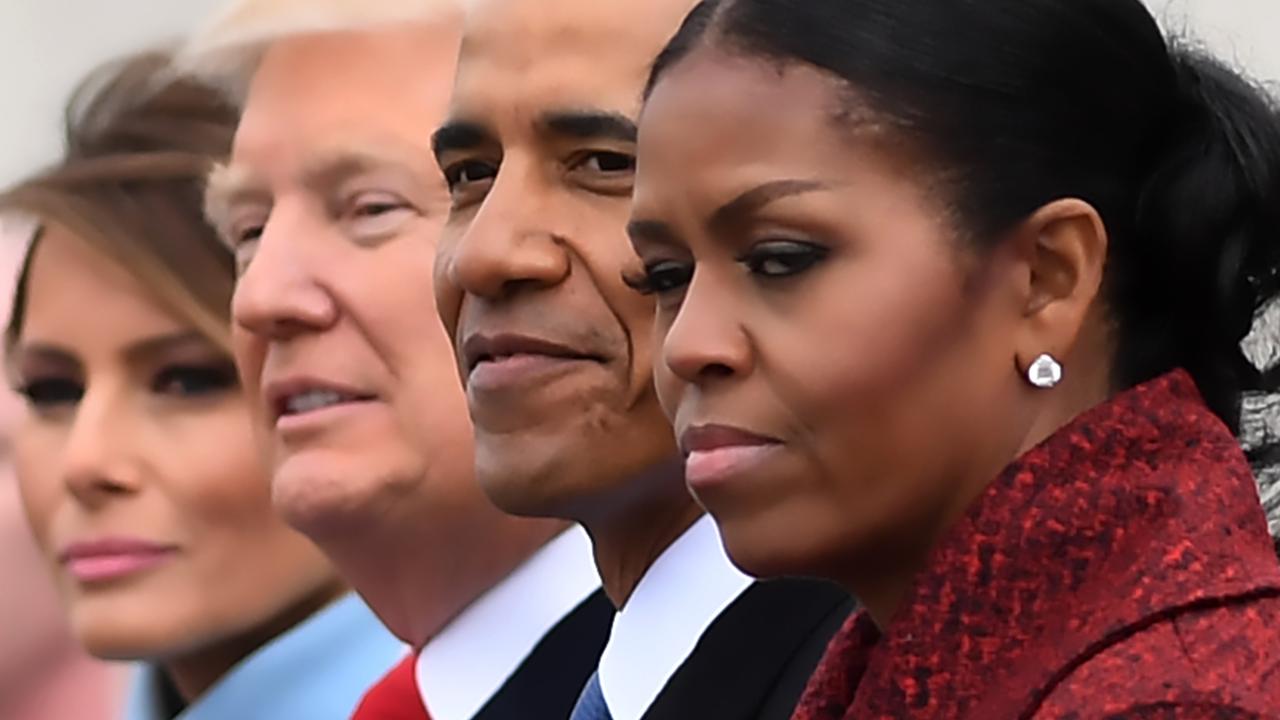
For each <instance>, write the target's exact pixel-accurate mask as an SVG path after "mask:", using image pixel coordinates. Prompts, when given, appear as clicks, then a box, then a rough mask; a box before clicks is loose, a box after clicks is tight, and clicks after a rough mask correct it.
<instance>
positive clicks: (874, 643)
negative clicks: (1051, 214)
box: [795, 372, 1280, 720]
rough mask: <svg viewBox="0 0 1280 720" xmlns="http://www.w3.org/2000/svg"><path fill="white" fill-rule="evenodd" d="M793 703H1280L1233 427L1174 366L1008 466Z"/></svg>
mask: <svg viewBox="0 0 1280 720" xmlns="http://www.w3.org/2000/svg"><path fill="white" fill-rule="evenodd" d="M795 718H796V720H872V719H874V720H880V719H884V720H890V719H892V720H902V719H904V718H946V719H948V720H950V719H953V718H954V719H957V720H958V719H961V718H966V719H970V718H971V719H973V720H1004V719H1006V718H1010V719H1012V718H1035V719H1036V720H1047V719H1049V718H1053V719H1055V720H1057V719H1060V720H1094V719H1099V720H1100V719H1102V718H1161V719H1168V720H1190V719H1201V718H1204V719H1208V718H1223V719H1226V718H1233V719H1234V718H1280V563H1277V561H1276V557H1275V554H1274V549H1273V546H1272V543H1271V540H1270V538H1269V537H1268V535H1267V526H1266V521H1265V519H1264V517H1263V514H1262V510H1261V508H1260V506H1259V502H1258V495H1257V490H1256V487H1255V484H1254V479H1253V476H1252V474H1251V472H1250V470H1249V467H1248V465H1247V463H1246V462H1245V459H1244V457H1243V455H1242V454H1241V452H1240V449H1239V446H1238V444H1237V442H1236V439H1235V438H1234V437H1233V436H1232V435H1231V434H1230V433H1229V432H1228V431H1227V429H1226V428H1225V427H1224V426H1223V425H1222V424H1221V423H1220V422H1219V421H1218V420H1217V419H1216V418H1215V417H1214V416H1213V415H1212V414H1211V413H1210V412H1209V411H1208V410H1207V409H1206V408H1205V406H1204V404H1203V403H1202V402H1201V399H1200V396H1199V394H1198V392H1197V391H1196V388H1195V385H1194V383H1193V382H1192V381H1191V379H1190V378H1189V377H1188V376H1187V375H1186V374H1185V373H1182V372H1175V373H1172V374H1170V375H1167V376H1165V377H1162V378H1160V379H1157V380H1154V381H1152V382H1150V383H1147V384H1145V385H1142V386H1140V387H1138V388H1135V389H1133V390H1130V391H1128V392H1126V393H1124V394H1122V395H1120V396H1118V397H1116V398H1115V399H1113V400H1112V401H1110V402H1108V403H1106V404H1104V405H1102V406H1100V407H1097V408H1094V409H1093V410H1091V411H1089V412H1087V413H1085V414H1084V415H1082V416H1081V417H1080V418H1078V419H1076V420H1075V421H1073V422H1072V423H1071V424H1070V425H1068V426H1067V427H1065V428H1063V429H1062V430H1061V431H1060V432H1058V433H1057V434H1055V435H1054V436H1053V437H1051V438H1050V439H1049V440H1048V441H1046V442H1045V443H1044V444H1042V445H1041V446H1039V447H1037V448H1035V449H1033V450H1031V451H1030V452H1028V453H1027V454H1026V455H1024V456H1023V457H1021V458H1020V459H1018V460H1017V461H1016V462H1015V463H1014V464H1013V465H1011V466H1010V467H1009V468H1007V469H1006V470H1005V471H1004V472H1003V473H1002V474H1001V475H1000V476H999V477H998V478H997V479H996V480H995V481H994V482H993V483H992V484H991V486H990V488H989V489H988V490H987V491H986V492H985V493H984V494H983V495H982V497H981V498H980V499H979V500H978V501H977V502H976V503H975V504H974V506H973V507H972V508H970V510H969V512H968V514H967V515H966V516H965V517H964V518H963V519H962V520H961V521H960V522H959V523H958V524H957V526H956V527H955V528H954V529H953V531H952V532H950V533H949V535H948V536H947V537H946V539H944V540H943V541H942V542H941V543H940V545H939V546H938V547H937V548H936V549H935V551H934V554H933V556H932V559H931V561H930V564H929V569H928V570H926V571H925V572H924V573H923V574H922V575H921V576H920V577H919V578H918V579H917V580H916V582H915V585H914V586H913V588H912V589H911V590H910V591H909V596H908V601H907V603H906V604H905V605H904V606H903V608H902V609H901V610H900V611H899V612H898V614H897V615H896V616H895V617H894V619H893V620H892V621H891V622H890V623H889V626H888V628H887V629H886V630H885V632H884V633H881V632H879V631H878V630H877V629H876V627H875V626H874V625H873V624H872V623H871V622H870V620H869V618H868V617H866V616H865V615H859V616H855V617H854V618H852V619H850V621H849V622H848V623H847V624H846V625H845V627H844V629H842V630H841V631H840V632H839V633H838V634H837V635H836V637H835V639H834V640H833V641H832V643H831V645H830V646H829V647H828V649H827V653H826V656H825V657H824V658H823V660H822V662H821V664H820V665H819V667H818V670H817V672H816V674H815V675H814V677H813V678H812V679H811V680H810V683H809V687H808V689H807V690H806V691H805V695H804V697H803V698H802V699H801V702H800V706H799V707H798V709H797V710H796V714H795Z"/></svg>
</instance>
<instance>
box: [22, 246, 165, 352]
mask: <svg viewBox="0 0 1280 720" xmlns="http://www.w3.org/2000/svg"><path fill="white" fill-rule="evenodd" d="M33 252H34V255H33V257H32V261H31V269H30V273H31V275H30V277H29V279H28V287H27V307H26V317H25V318H24V323H23V324H24V330H32V329H34V330H39V329H44V328H46V327H48V328H63V327H64V326H66V325H67V324H71V325H74V326H75V327H76V331H75V333H74V336H75V339H77V340H78V339H97V338H99V337H100V336H102V335H103V334H110V333H117V332H119V331H120V329H121V328H122V327H124V326H128V327H129V328H131V329H134V330H137V331H143V330H146V331H150V330H154V329H156V328H157V327H158V328H160V329H161V330H165V329H170V328H178V327H182V323H180V322H179V321H178V320H177V318H176V316H175V314H174V313H171V312H169V311H168V310H167V309H166V308H165V307H164V305H163V304H162V303H161V301H160V300H159V299H158V298H156V297H155V296H154V295H153V294H152V293H150V292H149V291H148V290H147V289H146V288H145V287H144V286H143V284H142V283H141V282H140V281H139V280H138V279H137V278H136V277H135V276H134V275H133V274H132V273H130V272H129V271H128V270H126V269H125V268H124V267H123V266H122V265H121V264H120V263H119V262H117V261H116V260H114V259H113V258H110V257H108V256H107V255H106V254H105V253H103V252H101V251H99V250H98V249H96V248H94V247H93V246H92V245H91V244H89V243H88V242H87V241H85V240H83V239H81V238H80V237H78V236H77V235H75V234H74V233H73V232H72V231H71V230H70V229H68V228H66V227H65V226H63V225H61V224H58V223H50V224H48V225H47V226H46V228H45V231H44V233H43V234H42V235H41V238H40V242H39V243H37V244H36V245H35V248H34V250H33ZM86 296H89V297H91V298H92V299H88V298H87V297H86ZM86 300H87V301H88V302H89V303H90V304H92V305H93V306H94V307H95V308H97V310H98V312H96V313H94V314H92V315H85V313H84V304H85V302H86ZM143 326H145V327H143ZM91 328H92V330H91Z"/></svg>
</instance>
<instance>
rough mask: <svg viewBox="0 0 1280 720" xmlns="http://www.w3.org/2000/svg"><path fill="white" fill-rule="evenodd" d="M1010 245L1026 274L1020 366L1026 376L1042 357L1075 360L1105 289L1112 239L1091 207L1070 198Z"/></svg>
mask: <svg viewBox="0 0 1280 720" xmlns="http://www.w3.org/2000/svg"><path fill="white" fill-rule="evenodd" d="M1011 241H1012V242H1013V243H1014V251H1015V255H1016V257H1017V258H1018V260H1019V262H1021V263H1024V269H1025V274H1024V275H1023V276H1022V277H1023V278H1024V279H1025V282H1026V284H1025V286H1024V287H1023V288H1021V290H1022V294H1023V296H1022V297H1021V299H1020V300H1021V302H1022V304H1023V307H1022V321H1021V327H1020V330H1019V332H1018V336H1017V337H1016V339H1015V353H1016V355H1017V357H1016V358H1015V361H1016V362H1017V365H1018V367H1019V368H1021V369H1022V370H1023V371H1025V370H1026V369H1027V368H1028V367H1029V366H1030V365H1031V363H1033V362H1035V360H1036V358H1038V357H1039V356H1040V355H1042V354H1048V355H1051V356H1053V357H1055V358H1057V359H1059V360H1062V359H1064V358H1066V357H1068V356H1070V355H1072V353H1073V351H1074V349H1075V346H1076V343H1077V341H1078V340H1079V338H1080V334H1081V330H1082V328H1083V327H1084V325H1085V321H1086V318H1087V317H1088V315H1089V313H1090V310H1091V309H1092V308H1093V307H1094V305H1095V301H1096V300H1097V299H1098V295H1099V293H1100V292H1101V290H1102V276H1103V271H1104V270H1105V269H1106V264H1107V245H1108V238H1107V231H1106V228H1105V226H1104V225H1103V223H1102V217H1101V216H1100V215H1098V211H1097V210H1095V209H1094V208H1093V206H1092V205H1090V204H1088V203H1086V202H1084V201H1082V200H1075V199H1066V200H1056V201H1054V202H1052V203H1049V204H1048V205H1045V206H1044V207H1042V208H1040V209H1039V210H1037V211H1036V212H1035V213H1034V214H1033V215H1031V217H1029V218H1028V219H1027V220H1025V221H1024V222H1023V223H1022V224H1021V225H1020V226H1019V227H1018V228H1017V229H1016V230H1015V231H1014V234H1013V237H1012V238H1011Z"/></svg>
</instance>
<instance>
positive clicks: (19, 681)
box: [0, 221, 71, 697]
mask: <svg viewBox="0 0 1280 720" xmlns="http://www.w3.org/2000/svg"><path fill="white" fill-rule="evenodd" d="M24 234H25V233H20V232H18V231H16V230H15V231H13V232H12V233H11V231H10V230H9V228H8V227H6V226H5V224H4V223H3V221H0V240H3V243H0V297H5V298H11V297H13V279H14V278H15V277H16V275H17V272H18V266H19V265H20V264H21V262H22V254H23V251H24V246H25V242H24V237H23V235H24ZM0 317H3V318H4V319H5V320H6V321H7V317H8V311H7V309H6V310H5V312H3V313H0ZM21 417H22V400H21V398H20V397H19V396H18V395H17V394H15V393H13V392H12V391H11V390H9V388H8V387H3V388H0V576H3V577H6V578H9V579H10V580H9V582H10V584H11V586H12V587H20V588H22V592H6V593H0V617H8V618H21V620H22V622H13V623H9V625H8V627H6V628H5V633H4V636H3V638H2V639H0V696H11V697H17V696H19V695H21V694H22V693H23V692H26V689H27V688H29V687H31V686H32V685H34V684H36V683H38V682H39V678H41V677H42V676H43V674H44V673H46V672H48V668H49V664H50V663H54V662H58V661H60V660H61V659H62V658H63V657H64V656H65V653H66V651H67V650H68V648H70V647H71V640H70V638H69V636H68V634H67V622H66V617H65V616H64V614H63V612H62V609H61V608H60V607H59V606H58V603H57V595H56V593H55V591H54V587H53V583H52V582H51V581H50V578H49V573H48V570H47V569H46V568H45V565H44V562H43V559H42V558H41V557H40V551H39V549H38V548H37V547H36V545H35V542H34V541H33V539H32V537H31V528H30V526H29V525H28V524H27V518H26V516H25V515H24V514H23V510H22V498H21V495H20V494H19V493H18V483H17V476H16V474H15V473H14V472H13V456H12V440H13V434H14V431H15V429H16V427H17V423H18V421H19V420H20V419H21Z"/></svg>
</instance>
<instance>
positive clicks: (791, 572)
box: [711, 512, 830, 580]
mask: <svg viewBox="0 0 1280 720" xmlns="http://www.w3.org/2000/svg"><path fill="white" fill-rule="evenodd" d="M711 514H712V517H714V518H715V521H716V525H717V526H718V527H719V528H720V537H721V538H722V541H723V542H724V547H725V551H726V553H727V554H728V555H729V559H730V560H731V561H733V564H734V565H736V566H737V567H738V569H739V570H741V571H742V572H744V573H746V574H747V575H750V576H752V577H755V578H760V579H766V580H767V579H770V578H779V577H797V576H798V577H818V578H825V579H830V578H827V576H826V575H827V574H826V573H825V572H824V570H826V569H828V563H826V562H824V561H823V560H822V553H821V552H820V550H819V549H817V548H814V547H811V546H810V545H809V544H808V543H807V542H806V538H805V537H804V536H803V535H801V534H799V533H796V532H795V528H798V527H803V524H802V523H795V522H790V523H788V522H778V523H770V522H769V520H768V519H766V518H758V517H756V518H743V517H725V516H723V515H716V514H715V513H714V512H712V513H711ZM771 528H788V529H787V530H785V531H779V530H775V529H771Z"/></svg>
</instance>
